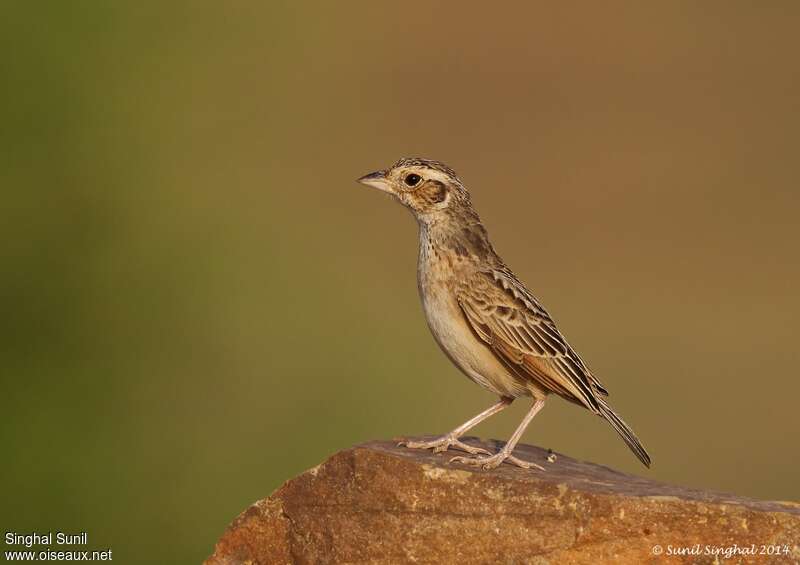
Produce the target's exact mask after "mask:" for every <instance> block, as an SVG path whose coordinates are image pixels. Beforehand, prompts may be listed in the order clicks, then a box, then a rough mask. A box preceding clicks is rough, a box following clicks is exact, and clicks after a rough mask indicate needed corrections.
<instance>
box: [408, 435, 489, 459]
mask: <svg viewBox="0 0 800 565" xmlns="http://www.w3.org/2000/svg"><path fill="white" fill-rule="evenodd" d="M397 445H398V447H400V446H403V447H408V448H409V449H433V452H434V453H442V452H443V451H447V450H448V449H450V448H451V447H454V448H456V449H460V450H461V451H466V452H467V453H471V454H473V455H478V454H479V453H483V454H485V455H491V452H489V451H487V450H485V449H483V448H481V447H474V446H472V445H468V444H466V443H464V442H463V441H460V440H459V439H458V438H457V437H456V436H454V435H452V434H446V435H443V436H441V437H438V438H435V439H432V440H430V441H410V440H403V441H401V442H399V443H398V444H397Z"/></svg>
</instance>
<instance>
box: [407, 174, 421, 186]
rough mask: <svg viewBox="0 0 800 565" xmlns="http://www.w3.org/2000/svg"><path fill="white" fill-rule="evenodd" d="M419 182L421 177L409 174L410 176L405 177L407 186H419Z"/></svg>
mask: <svg viewBox="0 0 800 565" xmlns="http://www.w3.org/2000/svg"><path fill="white" fill-rule="evenodd" d="M421 180H422V177H421V176H419V175H415V174H414V173H411V174H410V175H406V179H405V183H406V184H407V185H408V186H417V185H418V184H419V181H421Z"/></svg>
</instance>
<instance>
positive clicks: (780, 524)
mask: <svg viewBox="0 0 800 565" xmlns="http://www.w3.org/2000/svg"><path fill="white" fill-rule="evenodd" d="M469 442H470V443H472V444H474V445H479V444H480V442H479V441H478V440H475V439H474V438H470V439H469ZM498 445H499V443H490V444H488V445H487V444H484V447H487V448H489V449H496V448H497V446H498ZM451 453H452V452H448V453H445V454H437V455H434V454H432V453H430V452H428V451H419V450H409V449H406V448H400V447H396V446H395V443H394V442H385V441H375V442H370V443H366V444H363V445H359V446H356V447H353V448H351V449H347V450H345V451H341V452H339V453H337V454H335V455H333V456H332V457H331V458H330V459H328V460H327V461H325V462H324V463H322V464H321V465H319V466H317V467H314V468H313V469H311V470H309V471H306V472H305V473H303V474H302V475H300V476H298V477H296V478H294V479H292V480H290V481H288V482H287V483H285V484H284V485H283V486H282V487H281V488H279V489H278V490H277V491H276V492H275V493H274V494H273V495H272V496H270V497H269V498H266V499H263V500H261V501H259V502H256V503H255V504H254V505H252V506H251V507H250V508H248V509H247V510H245V511H244V512H243V513H242V514H241V515H240V516H239V517H238V518H236V520H234V522H233V523H232V524H231V525H230V526H229V527H228V529H227V530H226V531H225V533H224V534H223V536H222V538H221V539H220V540H219V542H218V543H217V545H216V547H215V551H214V554H213V555H212V556H211V557H210V558H209V559H208V560H207V561H206V563H207V564H209V565H211V564H213V565H221V564H230V563H270V564H279V563H364V562H368V563H515V564H516V563H531V564H546V563H587V564H589V563H591V564H596V563H636V564H639V563H660V562H664V563H670V564H677V563H798V562H800V504H798V503H792V502H764V501H758V500H753V499H749V498H743V497H739V496H734V495H728V494H721V493H714V492H706V491H700V490H694V489H689V488H684V487H679V486H672V485H667V484H663V483H657V482H655V481H650V480H647V479H643V478H641V477H636V476H633V475H626V474H624V473H619V472H617V471H614V470H612V469H609V468H607V467H602V466H600V465H594V464H592V463H585V462H582V461H577V460H575V459H571V458H569V457H566V456H564V455H558V457H557V458H556V459H555V461H554V462H552V463H550V462H547V455H548V452H547V451H545V450H542V449H540V448H538V447H533V446H526V445H521V446H519V447H518V448H517V451H516V452H515V453H516V454H517V455H519V456H520V457H522V458H526V459H528V460H530V461H536V462H539V463H541V464H542V465H544V466H545V467H546V468H547V471H546V472H541V471H536V470H524V469H519V468H517V467H512V466H510V465H507V464H506V465H502V466H500V467H499V468H498V469H495V470H492V471H483V470H480V469H475V468H472V467H466V466H463V465H460V464H456V463H453V464H449V463H448V461H449V459H450V457H451ZM456 454H457V452H456ZM715 551H716V552H719V553H718V554H717V555H715V554H714V552H715ZM675 552H683V553H682V554H677V555H676V554H675ZM726 552H727V553H726ZM753 553H754V554H753ZM726 554H727V555H728V558H727V559H726Z"/></svg>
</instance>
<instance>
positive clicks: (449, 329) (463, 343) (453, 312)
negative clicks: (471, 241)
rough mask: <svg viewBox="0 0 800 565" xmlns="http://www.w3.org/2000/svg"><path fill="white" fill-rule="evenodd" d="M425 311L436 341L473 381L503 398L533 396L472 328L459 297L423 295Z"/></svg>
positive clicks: (441, 294) (440, 293)
mask: <svg viewBox="0 0 800 565" xmlns="http://www.w3.org/2000/svg"><path fill="white" fill-rule="evenodd" d="M422 302H423V307H424V309H425V317H426V318H427V320H428V326H429V327H430V329H431V332H432V333H433V337H434V338H435V339H436V342H437V343H438V344H439V347H441V348H442V351H444V352H445V354H446V355H447V357H448V358H449V359H450V360H451V361H452V362H453V363H454V364H455V365H456V366H457V367H458V368H459V369H461V371H462V372H463V373H464V374H465V375H467V377H469V378H470V379H471V380H473V381H474V382H476V383H478V384H479V385H481V386H483V387H484V388H487V389H488V390H490V391H492V392H494V393H495V394H498V395H501V396H510V397H518V396H529V395H530V394H531V392H530V390H529V389H528V387H527V386H526V384H525V383H524V382H521V381H520V379H519V378H518V377H517V376H516V375H514V374H512V373H511V372H510V371H509V370H508V369H507V368H506V367H505V365H503V363H501V362H500V361H499V360H498V359H497V357H495V355H494V353H492V351H491V349H489V347H488V346H487V345H486V344H485V343H484V342H483V341H481V340H480V338H478V337H477V336H476V335H475V333H474V332H473V331H472V329H471V328H470V327H469V324H468V322H467V320H466V319H465V318H464V314H463V312H462V311H461V307H460V306H459V304H458V301H457V300H456V299H455V297H453V296H451V295H449V293H447V292H446V291H445V292H431V291H430V290H429V291H428V292H425V293H423V300H422Z"/></svg>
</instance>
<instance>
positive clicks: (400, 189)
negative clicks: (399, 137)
mask: <svg viewBox="0 0 800 565" xmlns="http://www.w3.org/2000/svg"><path fill="white" fill-rule="evenodd" d="M358 182H360V183H361V184H365V185H367V186H370V187H373V188H377V189H378V190H382V191H383V192H386V193H388V194H390V195H392V196H393V197H395V198H396V199H397V200H399V201H400V203H401V204H403V205H404V206H405V207H406V208H408V209H409V210H411V212H412V213H413V214H414V216H416V218H417V220H418V221H420V222H423V223H431V222H433V221H436V219H437V218H441V217H443V216H447V215H448V214H450V213H452V212H454V211H456V210H460V209H462V208H463V207H464V206H467V207H469V206H470V202H469V194H467V191H466V189H465V188H464V185H463V184H461V180H459V178H458V176H457V175H456V173H455V171H453V169H451V168H450V167H448V166H447V165H445V164H444V163H441V162H439V161H431V160H428V159H420V158H417V157H406V158H403V159H400V160H399V161H398V162H397V163H395V164H394V165H392V166H391V167H389V168H388V169H383V170H380V171H375V172H374V173H370V174H368V175H364V176H363V177H361V178H360V179H358Z"/></svg>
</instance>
